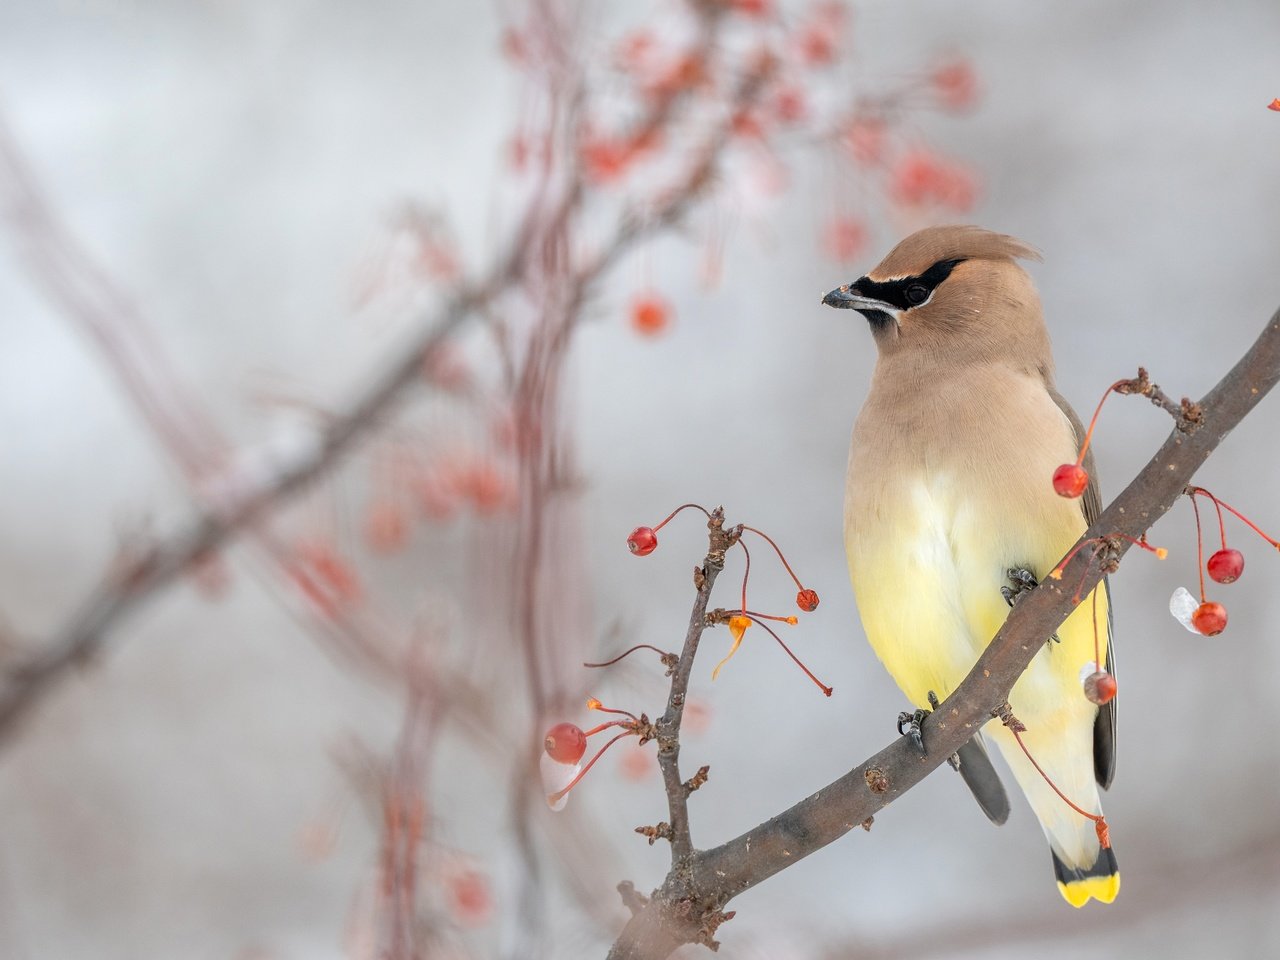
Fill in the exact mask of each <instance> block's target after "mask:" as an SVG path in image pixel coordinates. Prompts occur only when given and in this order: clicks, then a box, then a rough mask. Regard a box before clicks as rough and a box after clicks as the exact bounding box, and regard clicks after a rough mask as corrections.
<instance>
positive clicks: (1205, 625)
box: [1191, 495, 1227, 637]
mask: <svg viewBox="0 0 1280 960" xmlns="http://www.w3.org/2000/svg"><path fill="white" fill-rule="evenodd" d="M1191 510H1192V512H1193V513H1194V514H1195V515H1196V572H1197V573H1198V574H1199V575H1200V606H1198V607H1196V609H1195V612H1194V613H1192V614H1191V625H1192V626H1194V627H1195V628H1196V629H1197V630H1199V631H1200V632H1201V633H1203V634H1204V635H1205V636H1206V637H1216V636H1217V635H1218V634H1220V633H1221V632H1222V631H1223V630H1225V629H1227V608H1226V607H1224V606H1223V605H1222V604H1220V603H1215V602H1213V601H1210V600H1206V599H1205V595H1204V567H1205V564H1204V539H1203V536H1202V533H1201V529H1200V505H1199V504H1198V503H1197V502H1196V498H1195V496H1194V495H1192V497H1191Z"/></svg>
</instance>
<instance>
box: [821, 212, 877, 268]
mask: <svg viewBox="0 0 1280 960" xmlns="http://www.w3.org/2000/svg"><path fill="white" fill-rule="evenodd" d="M867 240H868V236H867V228H866V226H865V225H864V224H863V222H862V221H861V220H858V219H856V218H854V217H836V218H834V219H832V220H828V221H827V225H826V226H825V227H823V228H822V251H823V253H825V254H826V255H827V257H828V258H830V259H831V260H834V261H836V262H837V263H848V262H849V261H850V260H856V259H857V258H858V256H859V255H861V254H862V252H863V251H864V250H866V248H867Z"/></svg>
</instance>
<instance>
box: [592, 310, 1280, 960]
mask: <svg viewBox="0 0 1280 960" xmlns="http://www.w3.org/2000/svg"><path fill="white" fill-rule="evenodd" d="M1277 380H1280V311H1277V312H1276V314H1275V315H1274V316H1272V318H1271V320H1270V322H1269V323H1268V324H1267V326H1266V328H1265V329H1264V330H1263V332H1262V334H1261V335H1260V336H1259V337H1258V339H1257V341H1256V342H1255V343H1254V344H1253V346H1252V347H1250V348H1249V350H1248V352H1247V353H1246V354H1245V355H1244V357H1243V358H1241V360H1240V361H1239V362H1238V363H1237V364H1236V365H1235V367H1233V368H1232V370H1231V371H1230V372H1229V373H1228V374H1227V375H1226V376H1225V377H1223V379H1222V380H1221V381H1220V382H1219V383H1218V385H1217V386H1215V387H1214V388H1213V389H1212V390H1211V391H1210V392H1209V393H1208V394H1207V395H1206V396H1205V397H1204V398H1203V399H1202V400H1201V401H1200V402H1199V404H1198V407H1199V412H1200V419H1199V425H1198V427H1197V428H1196V429H1194V430H1192V431H1190V432H1183V430H1181V429H1175V430H1174V432H1173V433H1172V434H1171V435H1170V436H1169V438H1168V439H1167V440H1166V441H1165V443H1164V445H1163V446H1162V447H1161V448H1160V449H1159V450H1158V451H1157V452H1156V454H1155V455H1154V456H1153V457H1152V458H1151V460H1150V461H1149V462H1148V463H1147V465H1146V466H1145V467H1144V468H1143V469H1142V471H1141V472H1140V473H1139V474H1138V476H1137V477H1135V478H1134V480H1133V481H1132V482H1131V483H1130V484H1129V485H1128V487H1126V488H1125V490H1124V491H1123V492H1122V493H1121V494H1120V495H1119V496H1118V497H1117V498H1116V499H1115V500H1114V501H1113V502H1112V503H1111V505H1110V506H1109V507H1108V508H1107V509H1106V510H1105V511H1104V512H1103V513H1102V515H1101V516H1100V517H1099V518H1098V520H1097V522H1096V523H1095V524H1094V525H1093V526H1092V527H1090V529H1089V530H1088V531H1087V532H1086V533H1085V535H1084V537H1082V538H1081V542H1083V541H1084V540H1086V539H1089V538H1106V539H1107V550H1108V557H1109V558H1115V559H1117V560H1118V559H1119V557H1120V556H1122V555H1123V554H1124V553H1125V552H1126V551H1127V549H1128V547H1129V544H1128V543H1127V542H1126V541H1124V540H1123V539H1122V538H1120V537H1116V536H1115V534H1127V535H1129V536H1132V537H1141V536H1142V535H1143V534H1144V533H1145V532H1146V531H1147V530H1148V529H1149V528H1150V527H1151V525H1152V524H1154V523H1155V522H1156V521H1157V520H1159V519H1160V517H1162V516H1163V515H1164V514H1165V513H1166V512H1168V510H1169V508H1170V507H1172V506H1173V504H1174V503H1175V502H1176V501H1177V500H1178V498H1179V497H1180V496H1182V494H1183V491H1184V489H1185V487H1186V485H1187V483H1188V482H1189V481H1190V480H1191V478H1192V476H1193V474H1194V473H1195V472H1196V470H1197V469H1198V468H1199V467H1200V465H1201V464H1203V463H1204V461H1205V460H1206V459H1208V457H1209V456H1210V454H1212V453H1213V451H1214V450H1215V449H1216V448H1217V446H1218V444H1219V443H1220V442H1221V441H1222V439H1223V438H1224V437H1225V436H1226V435H1227V434H1228V433H1230V432H1231V430H1232V429H1233V428H1234V427H1235V426H1236V425H1237V424H1238V423H1239V422H1240V421H1241V420H1242V419H1244V417H1245V416H1246V415H1247V414H1248V413H1249V412H1250V411H1251V410H1252V409H1253V408H1254V407H1255V406H1256V405H1257V403H1258V402H1259V401H1260V400H1261V399H1262V398H1263V397H1264V396H1265V395H1266V394H1267V392H1268V391H1269V390H1270V389H1271V388H1272V387H1273V386H1275V384H1276V382H1277ZM1183 410H1184V407H1183V406H1179V407H1178V412H1179V413H1181V412H1182V411H1183ZM1171 412H1173V411H1171ZM1179 426H1180V427H1183V428H1184V429H1185V425H1184V424H1183V423H1181V422H1180V423H1179ZM1045 482H1046V483H1048V478H1046V481H1045ZM1093 560H1094V554H1093V551H1090V550H1087V549H1086V550H1079V551H1078V552H1077V553H1076V555H1075V557H1074V558H1073V559H1072V561H1071V562H1070V563H1069V564H1067V566H1066V568H1065V570H1064V571H1063V577H1062V579H1061V580H1053V579H1046V580H1045V581H1044V582H1043V583H1042V584H1041V585H1040V586H1039V587H1038V588H1037V589H1036V590H1035V591H1034V592H1032V593H1031V594H1030V595H1029V596H1026V597H1024V598H1023V599H1022V600H1021V601H1019V603H1018V605H1017V606H1016V607H1015V608H1014V609H1013V610H1012V611H1011V612H1010V614H1009V617H1008V619H1007V620H1006V621H1005V624H1004V625H1003V626H1002V627H1001V628H1000V630H999V632H998V633H997V634H996V635H995V637H994V638H993V639H992V641H991V643H990V644H989V645H988V646H987V648H986V650H984V651H983V654H982V656H981V657H979V659H978V662H977V663H976V664H975V665H974V667H973V669H972V670H971V671H970V672H969V675H968V676H967V677H966V678H965V679H964V681H963V682H962V683H961V684H960V686H959V687H957V688H956V690H955V692H954V693H952V695H951V696H950V697H948V698H947V699H946V700H945V701H944V702H943V703H942V705H941V706H940V707H939V708H938V709H937V710H936V711H935V712H934V713H933V715H932V717H931V718H930V721H929V723H928V724H926V725H925V727H924V740H925V748H926V751H927V754H926V756H923V757H921V756H920V755H919V754H918V753H917V752H916V751H915V749H914V748H913V747H912V746H911V745H910V744H908V743H907V742H906V740H905V739H904V738H900V739H897V740H895V741H894V742H893V743H891V744H890V745H889V746H888V747H886V748H885V749H883V750H881V751H880V752H879V753H877V754H876V755H875V756H873V757H871V758H869V759H868V760H866V761H864V762H863V763H861V764H859V765H858V766H856V767H854V768H853V769H852V770H850V771H849V772H848V773H846V774H845V775H844V776H842V777H840V778H839V779H837V780H836V781H834V782H833V783H830V784H828V785H827V786H825V787H823V788H822V789H821V790H819V791H817V792H816V793H814V794H812V795H811V796H809V797H806V798H805V799H804V800H801V801H800V802H799V803H797V804H795V805H794V806H792V807H791V808H789V809H788V810H785V811H783V812H782V813H780V814H778V815H777V816H775V817H773V818H772V819H771V820H768V821H766V822H765V823H762V824H760V825H759V826H757V827H755V828H753V829H752V830H749V831H747V832H746V833H744V834H742V835H741V836H739V837H736V838H734V839H733V840H730V841H728V842H727V843H724V844H722V845H720V846H719V847H716V848H715V849H712V850H706V851H698V852H695V853H694V854H693V855H692V857H691V859H690V861H689V863H688V867H687V869H682V870H680V871H677V870H675V869H674V868H673V870H672V872H671V873H670V874H668V876H667V878H666V880H665V881H664V883H663V885H662V886H661V887H660V888H659V889H658V890H656V891H655V892H654V894H653V897H652V898H651V899H650V901H649V902H648V904H647V905H646V906H645V907H644V908H643V909H641V910H640V911H639V912H638V913H636V915H635V916H633V917H632V919H631V920H630V921H629V922H628V923H627V925H626V927H625V928H624V929H623V930H622V933H621V934H620V936H619V937H618V940H617V941H616V942H615V943H614V945H613V948H612V949H611V950H610V951H609V960H657V958H662V957H666V956H668V955H669V954H670V953H671V951H672V950H674V949H675V948H676V947H678V946H680V945H681V944H684V943H693V942H699V941H700V939H701V932H702V931H703V930H704V929H705V927H706V924H707V922H708V919H711V920H716V919H717V918H720V919H723V918H724V914H723V913H722V911H723V908H724V906H725V905H726V904H727V903H728V902H729V901H730V900H731V899H732V898H733V897H735V896H737V895H738V894H740V893H742V892H743V891H744V890H748V889H750V888H751V887H754V886H755V885H756V884H759V883H761V882H763V881H764V880H767V879H768V878H769V877H771V876H773V875H774V874H776V873H778V872H780V871H781V870H784V869H786V868H787V867H789V866H791V865H792V864H794V863H796V862H797V861H798V860H800V859H802V858H804V857H806V856H808V855H809V854H811V853H813V852H814V851H816V850H819V849H821V848H822V847H824V846H826V845H827V844H829V843H831V842H832V841H834V840H837V839H839V838H840V837H841V836H843V835H844V834H845V833H847V832H849V831H850V830H852V829H853V828H854V827H855V826H858V825H859V824H860V823H862V821H864V820H866V819H867V818H869V817H871V816H872V815H874V814H875V813H876V812H877V811H879V810H881V809H882V808H884V807H885V806H887V805H888V804H889V803H891V802H892V801H893V800H894V799H895V798H896V797H898V796H900V795H902V794H903V793H905V792H906V791H907V790H909V789H911V788H912V787H913V786H915V785H916V784H917V783H919V782H920V781H921V780H923V779H924V777H925V776H926V775H927V774H928V773H929V772H930V771H931V770H933V768H934V767H936V766H938V765H939V764H940V763H941V762H942V761H943V760H945V759H946V758H947V757H949V756H950V755H951V754H952V753H954V752H955V751H956V750H958V749H959V748H960V747H961V746H962V745H963V744H964V743H965V742H967V741H968V740H969V738H970V737H972V736H973V735H974V734H975V733H976V732H977V731H978V730H980V729H981V728H982V726H983V724H985V723H986V722H987V721H988V720H990V719H991V718H992V716H993V715H994V713H995V711H997V710H998V709H999V707H1000V706H1001V705H1002V704H1003V703H1004V702H1005V700H1006V698H1007V697H1008V695H1009V691H1010V690H1011V689H1012V688H1013V685H1014V683H1015V682H1016V681H1017V679H1018V678H1019V677H1020V676H1021V675H1022V673H1023V671H1025V670H1026V669H1027V667H1028V666H1029V665H1030V663H1031V660H1032V659H1033V658H1034V657H1035V655H1036V653H1037V652H1038V651H1039V650H1040V649H1041V648H1042V647H1043V645H1044V638H1045V637H1048V636H1051V635H1052V634H1053V633H1054V631H1055V630H1057V628H1058V626H1059V625H1060V624H1061V623H1062V622H1063V621H1064V620H1065V619H1066V618H1067V616H1069V615H1070V613H1071V611H1072V610H1073V609H1074V608H1075V605H1076V603H1077V602H1078V601H1075V600H1074V596H1080V595H1083V596H1087V595H1088V593H1089V592H1090V591H1091V590H1092V589H1093V587H1094V586H1095V585H1096V584H1097V583H1098V581H1099V580H1100V579H1101V578H1102V575H1103V571H1102V570H1101V569H1100V567H1101V566H1102V565H1101V564H1099V563H1094V562H1093ZM1077 583H1079V584H1081V589H1080V590H1079V592H1078V593H1077V591H1076V588H1075V586H1074V585H1075V584H1077ZM1081 695H1082V696H1083V694H1081ZM717 922H718V921H717Z"/></svg>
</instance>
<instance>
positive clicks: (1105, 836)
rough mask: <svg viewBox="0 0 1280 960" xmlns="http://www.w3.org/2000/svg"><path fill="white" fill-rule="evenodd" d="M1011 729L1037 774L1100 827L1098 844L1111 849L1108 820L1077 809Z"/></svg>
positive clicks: (1065, 801) (1067, 802) (1063, 799)
mask: <svg viewBox="0 0 1280 960" xmlns="http://www.w3.org/2000/svg"><path fill="white" fill-rule="evenodd" d="M1009 729H1010V731H1012V732H1013V738H1014V739H1015V740H1017V741H1018V746H1020V747H1021V748H1022V752H1023V753H1025V754H1026V755H1027V759H1028V760H1030V761H1031V765H1032V766H1033V767H1035V768H1036V773H1038V774H1040V776H1042V777H1043V778H1044V782H1045V783H1047V784H1048V785H1049V786H1050V788H1051V789H1052V790H1053V792H1054V793H1056V794H1057V795H1058V797H1059V798H1060V799H1061V800H1062V802H1063V803H1065V804H1066V805H1067V806H1068V807H1070V808H1071V809H1072V810H1074V811H1075V812H1076V813H1078V814H1080V816H1082V817H1087V818H1088V819H1090V820H1092V821H1093V822H1094V823H1095V824H1096V825H1097V827H1098V842H1099V843H1101V844H1102V846H1103V847H1104V848H1108V847H1110V846H1111V836H1110V831H1109V830H1108V829H1107V818H1106V817H1104V816H1102V814H1099V813H1089V812H1088V811H1087V810H1082V809H1081V808H1080V807H1077V806H1076V805H1075V804H1074V803H1072V802H1071V799H1070V798H1069V797H1068V796H1067V795H1066V794H1065V793H1063V792H1062V791H1061V790H1059V789H1058V785H1057V784H1056V783H1054V782H1053V780H1052V779H1050V777H1049V775H1048V774H1047V773H1045V772H1044V770H1043V769H1041V767H1040V764H1038V763H1036V758H1035V757H1033V756H1032V755H1031V751H1030V750H1028V749H1027V745H1026V744H1025V743H1023V742H1022V734H1021V733H1019V732H1018V730H1017V729H1015V728H1014V727H1012V726H1010V727H1009Z"/></svg>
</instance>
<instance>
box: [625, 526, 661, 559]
mask: <svg viewBox="0 0 1280 960" xmlns="http://www.w3.org/2000/svg"><path fill="white" fill-rule="evenodd" d="M627 546H628V547H630V548H631V552H632V553H634V554H635V555H636V556H637V557H647V556H648V555H649V554H651V553H653V551H654V550H656V549H657V547H658V535H657V534H656V533H654V532H653V528H652V527H636V528H635V529H634V530H632V531H631V536H629V537H627Z"/></svg>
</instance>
